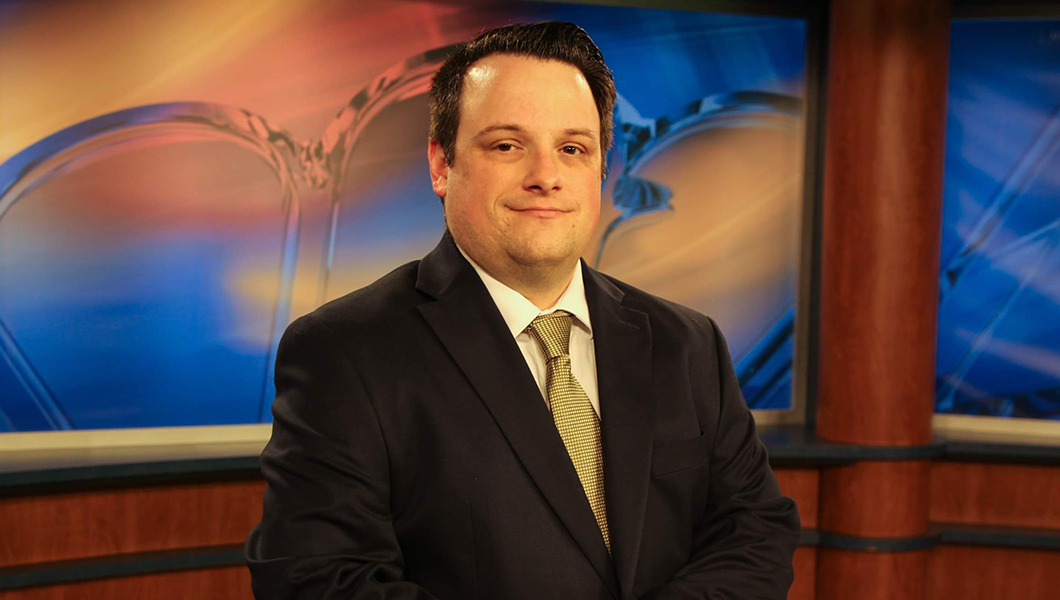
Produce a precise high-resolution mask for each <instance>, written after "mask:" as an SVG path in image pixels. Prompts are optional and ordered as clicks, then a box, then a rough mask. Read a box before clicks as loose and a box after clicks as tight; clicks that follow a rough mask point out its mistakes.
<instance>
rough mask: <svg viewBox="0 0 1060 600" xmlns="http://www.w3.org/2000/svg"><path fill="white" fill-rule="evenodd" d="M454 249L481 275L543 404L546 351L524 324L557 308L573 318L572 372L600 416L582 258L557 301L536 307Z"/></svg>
mask: <svg viewBox="0 0 1060 600" xmlns="http://www.w3.org/2000/svg"><path fill="white" fill-rule="evenodd" d="M457 249H458V250H460V253H461V254H463V255H464V258H466V259H467V262H469V263H471V266H472V267H474V268H475V272H476V273H478V276H479V277H480V278H482V283H484V284H485V285H486V289H487V290H488V291H489V293H490V296H491V297H492V298H493V302H494V303H496V305H497V309H498V310H500V312H501V316H502V317H503V318H504V322H505V323H506V324H507V325H508V329H509V330H510V331H511V332H512V337H514V338H515V343H516V344H518V346H519V350H521V351H522V353H523V358H525V359H526V366H528V367H530V373H532V374H533V376H534V381H536V382H537V387H538V388H539V389H540V390H541V397H542V398H543V399H545V403H546V405H547V403H548V392H547V390H546V388H545V384H546V383H547V373H548V368H547V361H546V359H545V351H544V350H542V349H541V346H540V345H539V344H538V343H537V340H535V339H534V338H532V337H531V336H530V334H529V333H528V332H527V331H526V327H527V326H528V325H530V323H531V322H532V321H533V320H534V319H536V318H537V317H538V316H540V315H547V314H549V313H552V312H555V311H557V310H564V311H567V312H568V313H570V314H571V315H573V317H574V319H572V323H571V328H570V329H571V331H570V364H571V372H572V373H573V374H574V378H575V379H577V380H578V383H579V384H581V386H582V389H583V390H585V395H586V396H588V397H589V402H590V403H591V404H592V405H593V410H595V411H596V415H597V416H599V415H600V399H599V392H598V387H597V382H596V349H595V346H594V345H593V325H592V322H591V321H590V320H589V305H588V304H587V303H586V301H585V282H584V281H583V280H582V263H581V260H580V259H579V260H578V263H577V264H576V265H574V273H573V274H572V275H571V280H570V283H569V284H567V289H565V290H563V294H562V295H561V296H560V297H559V300H557V301H556V303H555V304H554V305H552V306H550V307H549V308H547V309H545V310H539V309H538V308H537V306H535V305H534V303H533V302H531V301H529V300H527V299H526V296H523V295H522V294H520V293H519V292H517V291H515V290H513V289H512V288H510V287H508V286H506V285H504V284H503V283H501V282H500V281H498V280H497V279H496V278H495V277H493V276H492V275H490V274H489V273H487V272H486V271H485V270H484V269H483V268H482V267H480V266H478V263H476V262H475V261H473V260H471V257H470V256H468V255H467V253H466V252H464V250H463V249H462V248H460V246H457Z"/></svg>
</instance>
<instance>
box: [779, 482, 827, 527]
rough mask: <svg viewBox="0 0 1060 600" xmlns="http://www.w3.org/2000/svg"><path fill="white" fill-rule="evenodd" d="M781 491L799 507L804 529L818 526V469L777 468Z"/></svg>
mask: <svg viewBox="0 0 1060 600" xmlns="http://www.w3.org/2000/svg"><path fill="white" fill-rule="evenodd" d="M775 473H776V476H777V483H779V484H780V491H781V492H782V493H783V494H784V495H785V496H790V497H791V498H792V499H794V500H795V504H796V505H797V506H798V507H799V518H800V519H801V520H802V527H803V529H816V528H817V489H818V483H819V481H820V477H819V476H820V471H819V470H818V469H777V470H776V471H775Z"/></svg>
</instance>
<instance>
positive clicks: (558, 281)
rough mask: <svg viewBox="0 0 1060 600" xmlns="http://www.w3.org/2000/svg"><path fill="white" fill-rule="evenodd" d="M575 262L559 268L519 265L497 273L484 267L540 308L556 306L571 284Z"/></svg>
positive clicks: (498, 279)
mask: <svg viewBox="0 0 1060 600" xmlns="http://www.w3.org/2000/svg"><path fill="white" fill-rule="evenodd" d="M575 264H577V263H574V264H566V265H564V266H562V267H557V268H545V267H529V268H527V267H521V266H520V267H521V268H520V267H517V268H514V269H510V270H507V271H506V272H504V273H495V272H493V271H492V270H490V269H489V267H486V266H483V267H482V268H483V269H486V271H487V272H488V273H489V274H490V275H492V276H493V277H495V278H496V279H497V281H500V282H501V283H503V284H504V285H506V286H508V287H510V288H512V289H513V290H515V291H517V292H519V293H520V294H522V295H523V296H524V297H525V298H526V299H527V300H529V301H530V302H532V303H533V304H534V306H536V307H537V308H539V309H540V310H545V309H546V308H549V307H551V306H555V304H556V302H557V301H558V300H559V297H560V296H562V295H563V292H565V291H567V286H568V285H570V281H571V276H572V275H573V273H574V265H575Z"/></svg>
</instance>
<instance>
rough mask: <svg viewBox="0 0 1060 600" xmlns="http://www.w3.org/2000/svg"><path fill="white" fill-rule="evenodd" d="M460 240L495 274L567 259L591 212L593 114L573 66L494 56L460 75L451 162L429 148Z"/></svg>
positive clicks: (576, 251)
mask: <svg viewBox="0 0 1060 600" xmlns="http://www.w3.org/2000/svg"><path fill="white" fill-rule="evenodd" d="M428 158H429V162H430V168H431V182H432V186H433V188H434V191H435V193H436V194H438V195H439V196H445V217H446V223H447V225H448V227H449V230H450V231H451V232H452V234H453V237H454V238H455V239H456V241H457V243H459V244H460V247H461V248H463V249H464V251H465V252H467V253H468V255H469V256H471V257H472V258H473V259H474V260H475V262H477V263H479V264H480V265H482V266H483V267H484V268H485V269H486V270H487V271H489V272H490V273H491V274H492V275H494V276H495V277H498V278H501V279H503V276H504V274H505V273H508V272H511V271H512V270H513V269H526V268H537V267H565V266H573V264H574V261H575V260H576V259H577V258H578V257H579V256H581V253H582V251H583V250H584V249H585V246H586V244H587V243H588V241H589V237H590V236H591V235H592V232H593V230H594V228H595V227H596V221H597V218H598V217H599V216H600V183H601V179H600V178H601V175H600V173H601V161H602V156H601V150H600V115H599V113H598V111H597V110H596V104H595V102H594V101H593V95H592V91H591V90H590V89H589V85H588V83H587V82H586V81H585V77H584V76H583V75H582V73H581V71H579V70H578V68H577V67H574V66H573V65H569V64H567V63H562V62H557V61H542V60H538V59H533V58H528V57H523V56H513V55H505V54H494V55H491V56H488V57H486V58H483V59H482V60H479V61H478V62H476V63H475V64H473V65H472V66H471V69H470V70H469V71H468V74H467V76H466V78H465V79H464V88H463V96H462V99H461V106H460V126H459V128H458V130H457V135H456V161H455V162H456V164H455V165H454V166H452V167H450V166H447V165H446V164H445V158H444V156H443V153H442V150H441V147H440V146H439V145H438V144H437V142H435V141H433V140H432V141H431V143H430V146H429V148H428Z"/></svg>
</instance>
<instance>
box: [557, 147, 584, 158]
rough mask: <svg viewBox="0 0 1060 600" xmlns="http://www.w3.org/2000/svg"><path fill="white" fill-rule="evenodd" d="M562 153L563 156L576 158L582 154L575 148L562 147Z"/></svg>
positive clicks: (580, 150) (579, 149)
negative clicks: (567, 155)
mask: <svg viewBox="0 0 1060 600" xmlns="http://www.w3.org/2000/svg"><path fill="white" fill-rule="evenodd" d="M562 151H563V153H564V154H569V155H571V156H577V155H578V154H581V153H582V149H581V148H579V147H577V146H564V147H563V150H562Z"/></svg>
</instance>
